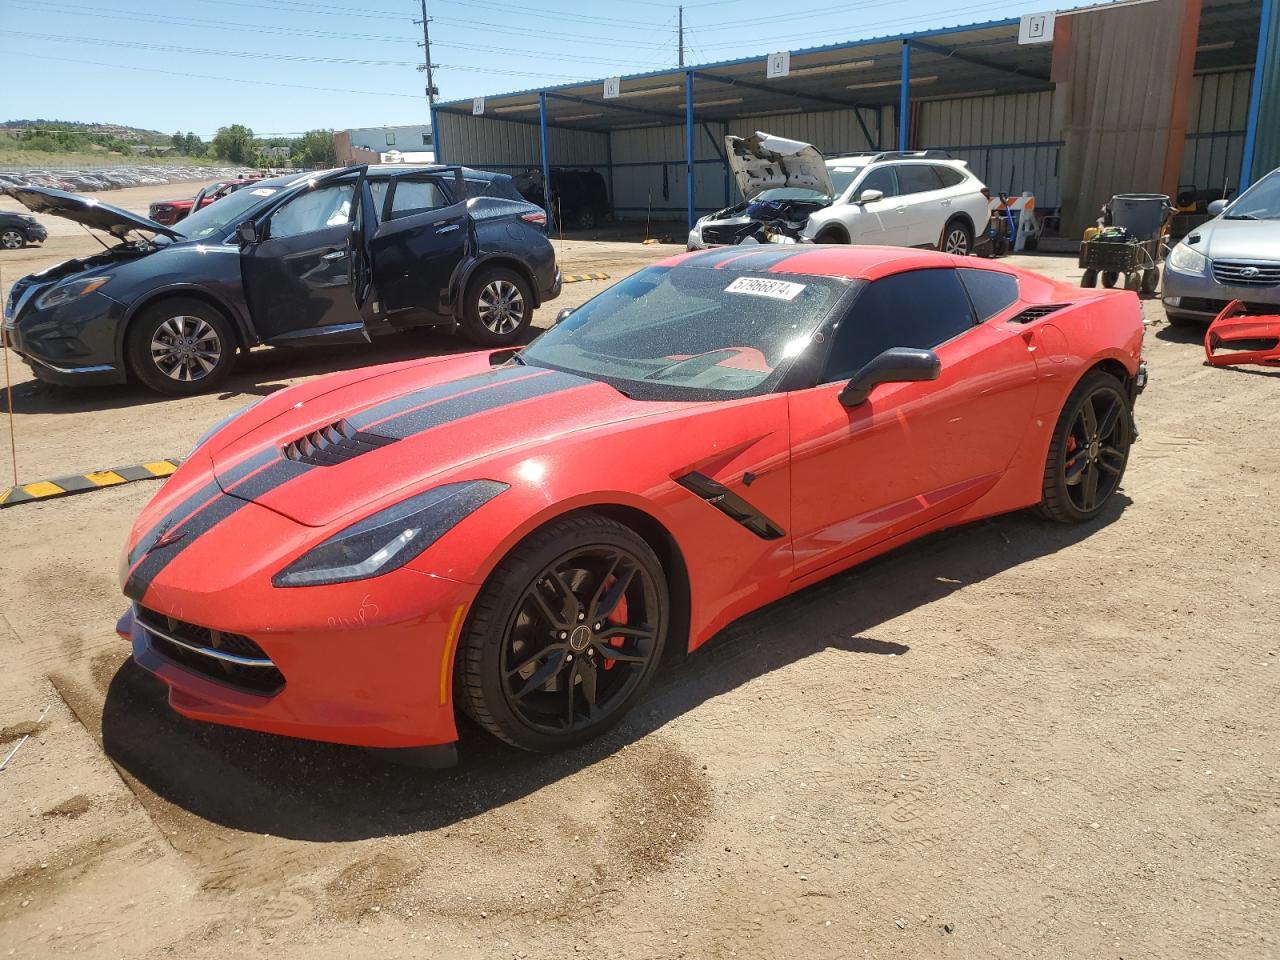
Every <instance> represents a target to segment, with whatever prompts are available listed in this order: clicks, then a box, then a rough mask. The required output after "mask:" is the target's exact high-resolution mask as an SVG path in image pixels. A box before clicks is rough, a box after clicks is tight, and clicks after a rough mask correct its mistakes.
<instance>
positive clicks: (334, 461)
mask: <svg viewBox="0 0 1280 960" xmlns="http://www.w3.org/2000/svg"><path fill="white" fill-rule="evenodd" d="M395 442H396V438H395V437H383V436H379V435H378V434H376V433H366V432H365V431H363V430H357V429H356V428H355V427H353V426H352V425H351V424H349V423H347V421H345V420H339V421H338V422H337V423H331V424H329V425H328V426H327V427H321V428H320V429H319V430H313V431H311V433H308V434H306V435H305V436H301V437H299V438H298V439H297V440H293V441H291V442H290V443H288V444H286V445H285V448H284V451H283V452H284V455H285V458H286V459H288V460H296V461H297V462H298V463H308V464H311V465H312V466H316V467H334V466H337V465H338V464H340V463H346V462H347V461H348V460H354V459H355V458H356V457H358V456H361V455H362V454H366V453H369V452H370V451H371V450H377V449H378V448H379V447H385V446H386V445H387V444H389V443H395Z"/></svg>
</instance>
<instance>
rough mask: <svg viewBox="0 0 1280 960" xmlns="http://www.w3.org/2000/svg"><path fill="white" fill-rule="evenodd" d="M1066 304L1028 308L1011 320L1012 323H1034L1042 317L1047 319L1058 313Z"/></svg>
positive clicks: (1048, 304) (1047, 304) (1050, 304)
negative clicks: (1050, 315)
mask: <svg viewBox="0 0 1280 960" xmlns="http://www.w3.org/2000/svg"><path fill="white" fill-rule="evenodd" d="M1065 306H1066V304H1065V303H1045V304H1042V305H1040V306H1038V307H1027V309H1025V310H1023V311H1022V312H1021V313H1017V314H1014V315H1013V316H1012V317H1010V318H1009V322H1010V323H1033V322H1034V321H1036V320H1039V319H1040V318H1041V317H1047V316H1048V315H1049V314H1051V313H1057V312H1058V311H1059V310H1061V309H1062V308H1063V307H1065Z"/></svg>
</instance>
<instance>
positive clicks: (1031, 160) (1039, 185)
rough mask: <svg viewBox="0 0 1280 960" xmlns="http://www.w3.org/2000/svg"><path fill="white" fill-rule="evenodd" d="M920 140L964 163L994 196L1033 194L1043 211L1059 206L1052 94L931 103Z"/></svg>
mask: <svg viewBox="0 0 1280 960" xmlns="http://www.w3.org/2000/svg"><path fill="white" fill-rule="evenodd" d="M916 139H917V141H918V142H919V144H920V146H921V147H922V148H929V149H936V150H947V151H949V152H951V153H953V154H955V156H957V157H959V158H960V159H962V160H964V161H966V162H967V163H968V164H969V169H970V170H972V171H973V172H974V173H975V174H976V175H977V176H978V177H979V179H981V180H982V181H983V183H985V184H986V185H987V187H988V188H989V189H990V190H991V192H992V193H1001V192H1003V193H1009V194H1013V195H1018V194H1021V193H1023V192H1029V193H1032V194H1034V195H1035V198H1036V205H1037V206H1040V207H1056V206H1058V204H1059V203H1060V202H1061V189H1060V180H1059V174H1060V164H1061V153H1062V131H1061V130H1060V129H1059V128H1058V127H1057V126H1056V125H1055V123H1054V117H1053V91H1051V90H1045V91H1041V92H1039V93H1019V94H1012V95H1009V96H1000V97H997V96H990V97H966V98H964V99H959V100H930V101H927V102H925V103H922V104H921V105H920V123H919V129H918V130H917V132H916Z"/></svg>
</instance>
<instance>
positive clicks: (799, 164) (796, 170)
mask: <svg viewBox="0 0 1280 960" xmlns="http://www.w3.org/2000/svg"><path fill="white" fill-rule="evenodd" d="M724 152H725V156H726V157H727V158H728V160H729V166H730V167H732V168H733V175H734V176H735V177H736V178H737V180H738V189H739V190H741V191H742V196H743V197H744V198H745V199H747V200H750V199H751V198H752V197H754V196H755V195H756V194H758V193H761V192H762V191H764V190H769V189H772V188H773V187H804V188H806V189H808V190H817V191H818V192H819V193H821V194H823V195H825V196H828V197H830V196H834V195H835V188H834V187H833V186H832V185H831V177H830V175H829V174H828V173H827V163H826V158H825V157H823V156H822V154H821V153H820V152H819V150H818V148H817V147H815V146H813V144H810V143H803V142H801V141H799V140H788V139H786V138H785V137H774V136H770V135H769V134H767V133H761V132H760V131H756V133H754V134H753V135H751V136H749V137H734V136H728V137H725V138H724Z"/></svg>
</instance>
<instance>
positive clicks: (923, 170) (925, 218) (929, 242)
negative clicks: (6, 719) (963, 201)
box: [896, 163, 951, 247]
mask: <svg viewBox="0 0 1280 960" xmlns="http://www.w3.org/2000/svg"><path fill="white" fill-rule="evenodd" d="M896 166H897V169H898V186H899V188H900V189H901V190H902V200H903V204H904V206H905V207H906V209H905V212H904V220H905V229H906V240H905V241H904V245H905V246H908V247H936V246H937V245H938V240H939V239H940V238H941V237H942V228H943V226H944V225H945V224H946V222H947V217H948V216H949V214H948V213H947V210H946V207H945V206H944V203H945V204H946V205H948V206H949V205H950V203H951V200H950V198H948V197H947V195H946V191H945V190H944V189H943V187H942V181H941V180H940V179H939V178H938V175H937V173H935V172H934V165H933V164H931V163H900V164H897V165H896Z"/></svg>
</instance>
